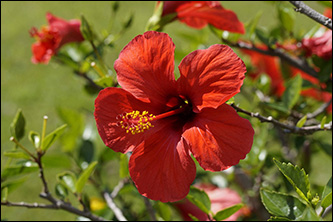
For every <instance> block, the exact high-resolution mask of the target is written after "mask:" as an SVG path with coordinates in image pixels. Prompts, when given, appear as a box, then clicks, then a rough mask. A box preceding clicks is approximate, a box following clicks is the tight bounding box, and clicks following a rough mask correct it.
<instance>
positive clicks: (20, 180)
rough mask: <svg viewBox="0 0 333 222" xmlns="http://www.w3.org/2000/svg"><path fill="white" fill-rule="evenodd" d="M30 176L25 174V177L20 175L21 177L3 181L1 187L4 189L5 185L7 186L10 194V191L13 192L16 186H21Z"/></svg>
mask: <svg viewBox="0 0 333 222" xmlns="http://www.w3.org/2000/svg"><path fill="white" fill-rule="evenodd" d="M28 177H29V176H25V177H19V178H15V179H10V180H6V181H3V182H2V183H1V189H3V188H4V187H7V188H8V194H9V193H11V192H13V191H14V190H15V189H16V188H18V187H20V186H21V185H22V184H23V183H24V182H25V181H26V180H27V179H28Z"/></svg>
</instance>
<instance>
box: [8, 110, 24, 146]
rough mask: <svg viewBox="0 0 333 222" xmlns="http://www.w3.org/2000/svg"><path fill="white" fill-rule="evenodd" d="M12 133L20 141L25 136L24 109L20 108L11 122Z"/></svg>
mask: <svg viewBox="0 0 333 222" xmlns="http://www.w3.org/2000/svg"><path fill="white" fill-rule="evenodd" d="M10 132H11V135H12V136H13V137H14V138H15V139H16V140H17V141H19V140H20V139H22V138H23V136H24V132H25V118H24V116H23V113H22V110H21V109H19V110H17V112H16V115H15V118H14V119H13V122H12V123H11V124H10Z"/></svg>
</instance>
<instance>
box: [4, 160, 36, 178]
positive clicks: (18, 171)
mask: <svg viewBox="0 0 333 222" xmlns="http://www.w3.org/2000/svg"><path fill="white" fill-rule="evenodd" d="M38 170H39V167H38V165H37V163H35V162H32V161H22V162H19V163H18V164H17V165H16V166H10V167H6V168H5V169H4V170H3V171H2V173H1V179H2V180H4V179H5V178H8V177H13V176H18V175H23V174H27V173H32V172H36V171H38Z"/></svg>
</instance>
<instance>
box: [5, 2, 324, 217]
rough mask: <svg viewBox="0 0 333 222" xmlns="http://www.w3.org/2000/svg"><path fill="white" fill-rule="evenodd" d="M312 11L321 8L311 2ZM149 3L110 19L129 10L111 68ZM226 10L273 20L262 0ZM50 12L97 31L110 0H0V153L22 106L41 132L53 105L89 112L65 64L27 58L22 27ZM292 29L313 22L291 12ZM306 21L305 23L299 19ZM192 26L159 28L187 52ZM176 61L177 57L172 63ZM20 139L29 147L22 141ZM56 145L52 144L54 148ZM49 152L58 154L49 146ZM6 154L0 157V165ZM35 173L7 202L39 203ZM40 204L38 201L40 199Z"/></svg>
mask: <svg viewBox="0 0 333 222" xmlns="http://www.w3.org/2000/svg"><path fill="white" fill-rule="evenodd" d="M311 4H312V6H313V7H315V8H316V9H317V10H318V11H322V9H323V7H322V6H320V5H317V4H314V3H311ZM154 5H155V2H141V1H139V2H138V1H133V2H121V3H120V9H119V12H118V14H117V20H116V21H115V28H117V26H118V28H119V24H120V22H122V21H125V20H126V19H128V17H129V15H130V13H134V16H135V17H134V23H133V25H132V27H131V28H130V29H129V30H128V31H127V32H126V33H125V35H124V36H123V38H121V39H120V40H119V41H118V42H117V44H116V45H115V47H114V48H112V49H110V50H109V51H108V52H107V57H106V58H107V59H106V61H105V62H106V63H107V64H108V65H109V66H110V67H112V66H113V62H114V61H115V59H116V58H117V57H118V54H119V52H120V50H121V49H122V48H123V47H124V46H125V45H126V44H127V43H128V42H129V41H130V40H131V39H132V38H133V37H135V36H136V35H138V34H142V33H143V32H144V28H145V24H146V22H147V21H148V19H149V17H150V16H151V15H152V12H153V9H154ZM223 6H224V7H225V8H227V9H231V10H233V11H235V12H236V13H237V15H238V17H239V19H240V20H241V21H242V22H244V23H246V21H248V20H249V19H251V18H253V17H254V16H255V15H256V13H257V12H258V11H259V10H262V11H263V16H262V19H261V20H260V22H259V25H261V26H270V25H273V24H276V15H275V14H273V15H272V8H273V7H272V4H270V3H265V2H246V1H244V2H238V1H237V2H223ZM48 11H49V12H51V13H53V14H54V15H56V16H59V17H62V18H64V19H67V20H68V19H72V18H77V19H79V18H80V16H81V15H84V16H85V18H86V19H87V20H88V21H89V22H90V24H91V25H93V27H94V30H95V31H96V32H97V33H101V31H102V30H104V29H108V27H109V22H110V19H111V16H110V15H111V3H110V2H108V1H106V2H105V1H101V2H99V1H87V2H86V1H79V2H71V1H69V2H64V1H62V2H57V1H55V2H53V1H52V2H50V1H49V2H36V1H35V2H34V1H32V2H26V1H22V2H19V1H14V2H11V1H2V2H1V153H2V154H3V152H4V151H6V150H9V149H11V148H12V147H13V144H12V143H11V142H10V141H9V137H10V131H9V125H10V123H11V121H12V119H13V118H14V116H15V113H16V111H17V110H18V109H19V108H22V110H23V114H24V116H25V118H26V120H27V125H26V129H27V130H34V131H38V132H40V131H41V129H42V122H43V116H44V115H47V116H48V117H49V120H48V129H47V132H50V131H51V130H53V129H55V128H56V127H58V126H60V125H62V124H63V123H62V121H61V120H60V119H59V117H58V116H57V113H56V108H57V107H67V108H71V109H75V110H85V111H86V113H88V115H90V116H92V113H93V109H94V99H95V97H94V96H90V95H88V94H87V93H86V92H85V91H84V90H83V83H84V80H83V79H79V78H78V77H76V76H74V75H73V73H72V72H71V70H70V69H69V68H67V67H63V66H59V65H57V64H55V63H53V62H52V61H51V62H50V64H49V65H35V64H32V63H31V62H30V58H31V49H30V47H31V44H32V43H33V42H34V39H32V38H31V37H30V36H29V33H28V30H29V29H30V28H31V27H32V26H35V27H37V28H40V27H41V26H42V25H46V24H47V22H46V18H45V13H46V12H48ZM296 16H297V18H296V21H297V23H296V25H295V26H296V28H297V29H298V28H304V29H308V30H309V29H310V28H311V26H312V25H314V24H315V23H314V22H312V21H310V19H308V18H306V17H305V16H304V15H300V14H297V15H296ZM304 21H306V22H304ZM207 30H208V29H205V30H203V31H199V30H193V29H190V28H188V27H186V26H185V25H183V24H180V23H179V22H174V23H172V24H170V25H168V26H167V27H166V28H165V30H164V31H165V32H167V33H168V34H169V35H170V36H171V37H172V38H173V40H174V43H175V45H176V49H180V51H182V53H183V54H185V55H186V54H188V53H189V52H190V51H191V50H192V49H191V48H190V47H189V44H186V42H185V43H184V39H183V38H181V37H179V36H180V35H179V34H180V33H190V34H192V33H193V35H195V34H198V33H199V34H200V33H207ZM216 43H217V41H216V39H215V37H214V36H212V35H209V36H208V38H207V44H216ZM178 62H179V61H178ZM22 143H23V144H24V145H26V146H30V143H29V141H28V140H27V139H24V140H23V141H22ZM54 149H56V148H54ZM54 152H58V151H57V150H55V151H54ZM5 161H6V158H5V157H3V155H1V169H3V167H4V163H5ZM57 173H59V169H55V168H51V169H49V172H48V175H49V176H48V179H49V180H50V181H51V182H50V183H51V185H52V184H53V183H54V181H53V180H54V179H53V178H54V175H55V174H57ZM34 178H37V175H36V174H35V175H31V177H30V178H29V179H28V180H27V182H26V183H25V184H24V186H22V187H20V188H18V189H17V191H16V192H14V193H13V194H11V195H10V200H11V201H26V202H35V201H39V198H38V193H39V192H40V189H41V183H40V181H36V180H35V179H34ZM41 202H43V201H41ZM1 215H2V219H7V220H32V221H34V220H73V219H74V216H73V215H70V214H68V213H66V212H63V211H54V210H31V209H25V208H14V207H1Z"/></svg>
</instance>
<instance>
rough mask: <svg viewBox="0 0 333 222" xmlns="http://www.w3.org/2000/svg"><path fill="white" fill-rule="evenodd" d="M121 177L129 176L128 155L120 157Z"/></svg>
mask: <svg viewBox="0 0 333 222" xmlns="http://www.w3.org/2000/svg"><path fill="white" fill-rule="evenodd" d="M119 165H120V166H119V177H120V178H125V177H128V176H129V171H128V157H127V155H126V154H123V155H120V161H119Z"/></svg>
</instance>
